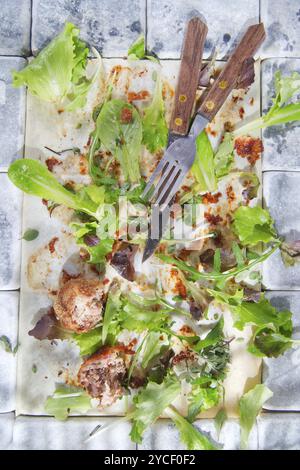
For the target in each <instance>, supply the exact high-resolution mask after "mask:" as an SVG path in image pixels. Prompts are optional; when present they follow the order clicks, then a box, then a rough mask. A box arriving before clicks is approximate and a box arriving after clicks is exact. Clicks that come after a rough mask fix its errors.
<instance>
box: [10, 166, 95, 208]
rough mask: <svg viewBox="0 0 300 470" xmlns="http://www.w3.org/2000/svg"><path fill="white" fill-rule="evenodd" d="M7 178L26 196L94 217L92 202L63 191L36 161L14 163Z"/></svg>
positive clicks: (48, 172)
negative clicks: (51, 202)
mask: <svg viewBox="0 0 300 470" xmlns="http://www.w3.org/2000/svg"><path fill="white" fill-rule="evenodd" d="M8 177H9V179H10V180H11V181H12V182H13V183H14V185H15V186H17V187H18V188H19V189H21V190H22V191H24V192H25V193H27V194H31V195H33V196H38V197H40V198H42V199H46V200H47V201H48V200H50V201H53V202H55V203H56V204H64V205H65V206H67V207H70V208H71V209H75V210H78V211H82V212H85V213H86V214H89V215H91V216H93V217H96V211H97V207H98V206H97V204H95V202H94V201H92V200H91V199H89V198H83V197H82V196H80V195H78V194H74V193H72V192H71V191H68V190H67V189H65V188H64V187H63V186H62V185H61V184H60V183H59V182H58V181H57V179H56V178H55V177H54V176H53V174H52V173H51V172H50V171H49V170H48V169H47V168H46V167H45V166H44V165H43V164H42V163H40V162H39V161H37V160H31V159H30V158H21V159H20V160H16V161H14V162H13V163H12V164H11V165H10V167H9V169H8Z"/></svg>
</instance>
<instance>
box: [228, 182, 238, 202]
mask: <svg viewBox="0 0 300 470" xmlns="http://www.w3.org/2000/svg"><path fill="white" fill-rule="evenodd" d="M226 195H227V199H228V201H229V203H232V202H233V201H235V199H236V196H235V192H234V191H233V187H232V186H231V184H230V185H228V186H227V188H226Z"/></svg>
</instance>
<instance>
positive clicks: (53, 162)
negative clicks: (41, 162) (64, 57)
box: [45, 157, 62, 172]
mask: <svg viewBox="0 0 300 470" xmlns="http://www.w3.org/2000/svg"><path fill="white" fill-rule="evenodd" d="M45 163H46V165H47V168H48V170H49V171H51V172H52V171H53V168H54V167H55V166H57V165H61V164H62V162H60V161H59V160H57V158H55V157H50V158H47V160H46V162H45Z"/></svg>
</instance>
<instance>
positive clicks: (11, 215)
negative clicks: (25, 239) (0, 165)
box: [0, 173, 22, 290]
mask: <svg viewBox="0 0 300 470" xmlns="http://www.w3.org/2000/svg"><path fill="white" fill-rule="evenodd" d="M21 210H22V194H21V191H19V189H17V188H16V187H15V186H14V185H13V184H12V183H11V182H10V180H9V179H8V177H7V174H6V173H0V240H1V244H0V290H12V289H18V288H19V287H20V263H21V225H22V217H21Z"/></svg>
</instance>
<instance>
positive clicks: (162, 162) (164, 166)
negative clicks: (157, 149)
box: [142, 155, 170, 199]
mask: <svg viewBox="0 0 300 470" xmlns="http://www.w3.org/2000/svg"><path fill="white" fill-rule="evenodd" d="M169 163H170V162H169V161H168V160H167V158H166V155H165V156H164V157H163V158H162V159H161V160H160V162H159V163H158V165H157V167H156V168H155V170H154V172H153V173H152V175H151V176H150V178H149V181H148V183H147V184H146V187H145V189H144V191H143V194H142V198H143V199H144V198H145V197H146V196H147V194H148V193H149V192H150V190H151V188H152V186H153V183H154V181H155V180H156V178H157V177H158V175H159V173H161V172H163V171H166V170H167V168H168V166H169Z"/></svg>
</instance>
